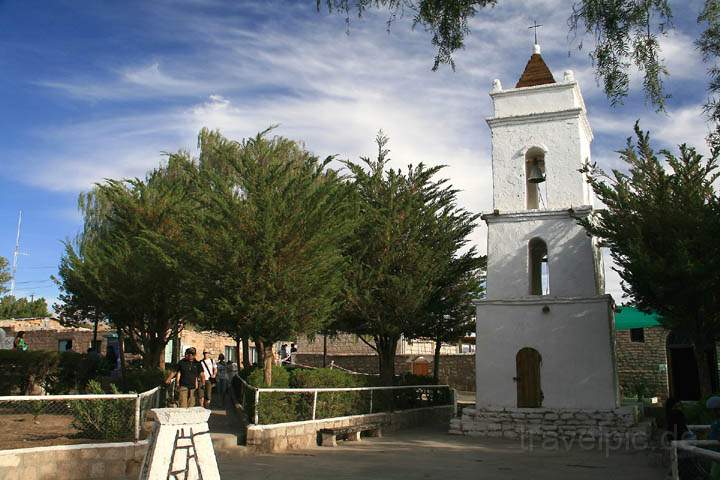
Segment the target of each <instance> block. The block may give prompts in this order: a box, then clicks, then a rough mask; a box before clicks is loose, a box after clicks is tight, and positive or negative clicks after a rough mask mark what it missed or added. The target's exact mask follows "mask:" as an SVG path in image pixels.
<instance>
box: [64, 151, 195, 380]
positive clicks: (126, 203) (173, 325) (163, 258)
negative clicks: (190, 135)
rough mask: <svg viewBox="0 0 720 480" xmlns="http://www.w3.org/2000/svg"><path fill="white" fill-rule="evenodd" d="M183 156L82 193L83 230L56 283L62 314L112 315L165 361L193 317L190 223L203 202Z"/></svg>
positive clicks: (158, 362)
mask: <svg viewBox="0 0 720 480" xmlns="http://www.w3.org/2000/svg"><path fill="white" fill-rule="evenodd" d="M181 160H182V158H181V157H173V158H172V159H171V161H170V162H169V163H168V166H167V167H165V168H158V169H155V170H153V171H151V172H149V173H148V175H147V176H146V177H145V179H142V180H141V179H132V180H124V181H119V180H106V181H105V182H103V183H101V184H98V185H96V187H95V189H94V190H93V191H92V192H90V193H88V194H85V195H82V196H81V201H80V205H81V210H82V212H83V215H84V217H85V223H84V229H83V231H82V232H81V234H80V235H79V237H78V239H77V240H76V241H75V242H66V246H65V254H64V255H63V257H62V259H61V262H60V268H59V277H58V282H59V286H60V290H61V294H60V300H61V301H62V303H63V306H62V307H61V310H62V315H66V316H77V315H78V314H83V313H88V312H93V314H94V315H99V314H100V312H101V313H102V316H103V317H105V318H107V319H108V320H109V321H110V322H111V323H112V324H113V326H114V327H115V328H117V330H118V332H119V334H121V335H122V336H123V337H124V338H126V339H127V340H128V341H129V342H130V343H131V344H133V345H134V346H135V347H136V348H137V349H138V350H139V351H140V352H141V354H142V357H143V360H144V366H145V367H146V368H157V367H158V366H160V367H164V363H163V352H164V349H165V346H166V344H167V342H168V341H169V339H171V338H172V337H174V336H175V335H177V333H178V332H179V331H180V330H181V329H182V326H183V324H184V323H183V322H184V321H187V320H190V319H192V318H193V312H194V310H193V307H192V305H193V303H194V298H195V297H194V295H196V292H194V291H193V290H192V289H191V288H189V287H190V286H191V285H192V284H191V283H190V279H191V278H192V272H190V271H189V266H190V264H189V260H188V259H189V258H190V257H189V253H188V252H189V251H190V250H191V249H192V248H193V247H194V245H193V243H192V239H188V238H186V237H185V236H184V232H185V230H184V226H185V225H186V224H188V223H191V222H193V221H194V216H195V215H196V212H197V209H195V208H194V207H195V206H196V205H195V204H194V202H193V201H192V199H191V198H190V195H189V194H188V188H185V187H186V185H187V182H185V178H184V165H183V164H182V161H181Z"/></svg>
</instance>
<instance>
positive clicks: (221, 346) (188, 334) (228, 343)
mask: <svg viewBox="0 0 720 480" xmlns="http://www.w3.org/2000/svg"><path fill="white" fill-rule="evenodd" d="M180 345H181V348H180V355H182V354H183V352H184V351H185V348H187V347H195V349H196V350H197V354H198V359H202V352H203V350H209V351H210V352H212V357H213V358H214V359H215V360H217V358H218V355H219V354H221V353H222V354H224V353H225V347H232V348H235V346H236V345H237V343H236V342H235V340H233V339H232V338H231V337H230V336H229V335H223V334H221V333H215V332H196V331H194V330H190V329H185V330H183V331H182V332H181V333H180ZM240 351H241V352H242V347H241V350H240ZM240 355H241V356H240V359H241V360H242V353H240Z"/></svg>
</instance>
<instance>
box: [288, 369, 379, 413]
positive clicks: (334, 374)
mask: <svg viewBox="0 0 720 480" xmlns="http://www.w3.org/2000/svg"><path fill="white" fill-rule="evenodd" d="M290 385H291V386H292V387H293V388H355V387H365V386H367V377H366V376H365V375H353V374H351V373H348V372H344V371H342V370H336V369H330V368H318V369H313V370H309V369H308V370H306V369H296V370H293V371H292V373H291V376H290ZM302 397H304V398H303V399H302V400H303V401H300V402H298V416H299V417H300V418H301V419H303V420H306V419H308V420H309V419H311V418H312V402H313V394H304V395H303V396H302ZM369 409H370V393H369V392H368V391H355V392H322V393H318V398H317V405H316V409H315V418H331V417H342V416H345V415H357V414H361V413H368V412H369Z"/></svg>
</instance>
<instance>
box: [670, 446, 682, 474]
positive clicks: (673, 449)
mask: <svg viewBox="0 0 720 480" xmlns="http://www.w3.org/2000/svg"><path fill="white" fill-rule="evenodd" d="M670 468H671V469H672V480H680V470H679V469H678V448H677V446H676V445H675V442H672V444H671V446H670Z"/></svg>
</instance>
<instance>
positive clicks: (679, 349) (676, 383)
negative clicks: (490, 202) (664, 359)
mask: <svg viewBox="0 0 720 480" xmlns="http://www.w3.org/2000/svg"><path fill="white" fill-rule="evenodd" d="M667 353H668V368H669V370H670V373H669V380H670V396H671V397H674V398H677V399H678V400H700V379H699V376H698V369H697V361H696V360H695V353H694V352H693V347H692V344H691V343H690V340H689V339H688V338H687V336H685V335H682V334H679V333H676V332H672V333H671V334H670V335H668V340H667ZM708 368H709V369H710V372H711V378H712V389H713V391H717V388H718V381H717V377H718V370H717V355H716V351H715V348H710V349H708Z"/></svg>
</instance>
